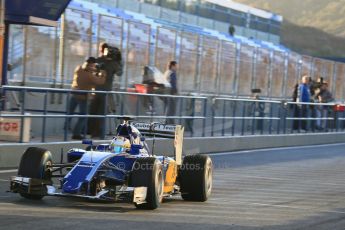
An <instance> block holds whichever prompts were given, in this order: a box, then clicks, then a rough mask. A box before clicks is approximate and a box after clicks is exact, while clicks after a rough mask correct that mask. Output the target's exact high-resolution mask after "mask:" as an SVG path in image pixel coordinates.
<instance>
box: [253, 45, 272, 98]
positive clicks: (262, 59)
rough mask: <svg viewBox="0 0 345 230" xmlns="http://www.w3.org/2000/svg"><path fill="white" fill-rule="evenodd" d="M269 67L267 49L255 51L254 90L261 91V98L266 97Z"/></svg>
mask: <svg viewBox="0 0 345 230" xmlns="http://www.w3.org/2000/svg"><path fill="white" fill-rule="evenodd" d="M269 67H270V52H269V50H267V49H262V48H258V49H257V60H256V69H255V74H256V75H255V82H256V84H255V88H257V89H261V94H260V95H262V96H268V82H269V81H268V80H269Z"/></svg>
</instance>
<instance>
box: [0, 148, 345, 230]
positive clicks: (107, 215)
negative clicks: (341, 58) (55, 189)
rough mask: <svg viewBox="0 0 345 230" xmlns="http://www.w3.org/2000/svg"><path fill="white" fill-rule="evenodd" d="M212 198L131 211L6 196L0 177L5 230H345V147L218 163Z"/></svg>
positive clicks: (241, 155)
mask: <svg viewBox="0 0 345 230" xmlns="http://www.w3.org/2000/svg"><path fill="white" fill-rule="evenodd" d="M212 159H213V162H214V165H215V170H214V181H213V182H214V188H213V194H212V197H211V198H210V199H209V200H208V201H207V202H205V203H197V202H185V201H183V200H182V199H180V198H171V199H168V200H166V201H165V202H164V203H163V204H162V206H161V208H159V209H157V210H154V211H144V210H137V209H135V208H134V206H133V205H131V204H119V203H104V202H89V201H85V200H81V199H68V198H58V197H45V198H44V199H43V200H42V201H30V200H26V199H24V198H21V197H20V196H19V195H17V194H11V193H6V192H5V191H6V190H7V189H8V185H9V182H8V179H9V177H10V176H11V175H15V172H12V173H8V172H4V171H3V172H1V171H0V229H67V228H71V229H134V228H135V229H166V230H167V229H192V230H193V229H195V230H201V229H217V230H218V229H239V230H257V229H265V230H266V229H267V230H271V229H286V230H287V229H289V230H291V229H303V230H319V229H325V230H330V229H332V230H336V229H342V230H343V229H345V183H344V181H345V167H344V165H345V144H335V145H323V146H306V147H294V148H283V149H268V150H256V151H242V152H237V153H224V154H217V155H212Z"/></svg>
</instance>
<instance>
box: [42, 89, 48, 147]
mask: <svg viewBox="0 0 345 230" xmlns="http://www.w3.org/2000/svg"><path fill="white" fill-rule="evenodd" d="M47 103H48V91H46V92H45V94H44V104H43V115H44V117H43V123H42V142H43V143H44V142H46V121H47V117H46V115H47Z"/></svg>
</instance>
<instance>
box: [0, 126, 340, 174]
mask: <svg viewBox="0 0 345 230" xmlns="http://www.w3.org/2000/svg"><path fill="white" fill-rule="evenodd" d="M155 142H156V145H155V150H154V152H155V153H156V154H157V155H170V156H172V155H173V140H170V139H156V141H155ZM341 142H345V133H318V134H308V135H306V134H293V135H279V136H278V135H263V136H241V137H204V138H186V139H185V141H184V153H185V154H195V153H217V152H228V151H237V150H249V149H261V148H275V147H277V148H278V147H287V146H302V145H317V144H330V143H341ZM96 143H108V142H103V141H98V142H96ZM148 144H149V146H150V147H151V146H152V140H148ZM30 146H38V144H1V145H0V168H15V167H18V165H19V161H20V157H21V155H22V153H23V152H24V151H25V149H26V148H28V147H30ZM39 147H41V148H46V149H48V150H49V151H51V152H52V153H53V160H54V161H55V162H59V161H60V153H61V151H63V152H64V159H66V155H65V153H66V152H67V151H68V150H69V149H70V148H85V146H83V145H82V144H81V143H80V142H68V143H66V142H55V143H44V144H39Z"/></svg>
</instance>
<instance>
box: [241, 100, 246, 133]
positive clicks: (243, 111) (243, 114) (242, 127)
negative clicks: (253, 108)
mask: <svg viewBox="0 0 345 230" xmlns="http://www.w3.org/2000/svg"><path fill="white" fill-rule="evenodd" d="M245 115H246V105H245V103H243V106H242V126H241V136H243V135H244V126H245V119H244V117H245Z"/></svg>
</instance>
